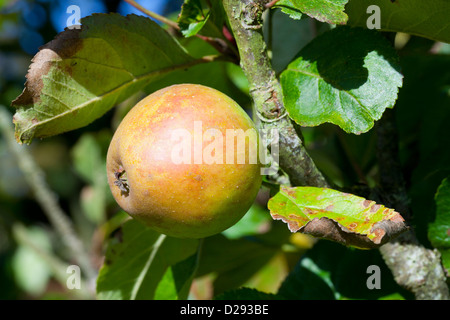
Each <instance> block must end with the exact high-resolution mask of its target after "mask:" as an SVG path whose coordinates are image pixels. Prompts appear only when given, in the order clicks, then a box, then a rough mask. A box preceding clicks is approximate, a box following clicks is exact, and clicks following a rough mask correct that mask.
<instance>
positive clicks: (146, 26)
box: [13, 14, 200, 143]
mask: <svg viewBox="0 0 450 320" xmlns="http://www.w3.org/2000/svg"><path fill="white" fill-rule="evenodd" d="M81 22H82V27H81V29H79V30H77V29H72V30H70V29H67V30H65V31H64V32H62V33H60V34H59V35H58V36H57V37H56V38H55V40H53V41H51V42H49V43H47V44H46V45H44V46H43V47H42V48H41V50H40V51H39V52H38V53H37V54H36V56H35V57H34V58H33V60H32V61H33V63H32V64H31V66H30V69H29V71H28V74H27V81H26V83H25V89H24V91H23V92H22V94H21V95H20V96H19V97H18V98H17V99H16V100H14V101H13V106H15V107H16V108H17V112H16V114H15V115H14V123H15V124H16V139H17V141H18V142H25V143H30V142H31V140H32V139H33V138H34V137H40V138H42V137H48V136H52V135H56V134H60V133H62V132H66V131H69V130H74V129H77V128H80V127H83V126H85V125H87V124H89V123H90V122H92V121H94V120H95V119H97V118H99V117H100V116H102V115H103V114H104V113H105V112H106V111H108V110H109V109H111V108H112V107H114V105H116V104H117V103H119V102H121V101H123V100H125V99H126V98H128V97H129V96H130V95H132V94H133V93H135V92H137V91H139V90H141V89H142V88H143V87H144V86H145V85H147V84H149V83H150V82H152V81H155V80H157V79H159V78H160V77H161V76H162V75H164V74H167V73H169V72H171V71H173V70H177V69H180V68H186V67H188V66H190V65H193V64H195V63H198V62H199V61H200V60H195V59H194V58H192V57H191V56H189V55H188V54H187V53H186V52H185V50H184V49H183V48H182V47H181V46H180V45H179V44H178V43H177V42H176V41H175V40H174V38H172V37H171V36H170V35H169V34H168V33H167V32H166V31H164V30H163V29H162V28H161V27H159V26H158V25H157V24H156V23H155V22H153V21H152V20H151V19H148V18H145V17H142V16H136V15H128V16H126V17H123V16H121V15H119V14H94V15H92V16H89V17H86V18H84V19H82V20H81Z"/></svg>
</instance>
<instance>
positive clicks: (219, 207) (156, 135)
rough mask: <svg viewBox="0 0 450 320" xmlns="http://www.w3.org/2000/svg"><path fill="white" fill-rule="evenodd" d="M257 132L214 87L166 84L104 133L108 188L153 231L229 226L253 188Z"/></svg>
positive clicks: (197, 231) (195, 231) (200, 234)
mask: <svg viewBox="0 0 450 320" xmlns="http://www.w3.org/2000/svg"><path fill="white" fill-rule="evenodd" d="M258 143H259V135H258V133H257V130H256V127H255V125H254V123H253V122H252V120H251V119H250V117H249V116H248V115H247V114H246V113H245V111H244V110H243V109H242V108H241V107H240V106H239V105H238V104H237V103H236V102H235V101H233V100H232V99H231V98H229V97H228V96H226V95H225V94H223V93H221V92H220V91H217V90H215V89H212V88H209V87H206V86H202V85H195V84H179V85H173V86H170V87H167V88H164V89H161V90H159V91H156V92H154V93H152V94H151V95H149V96H147V97H146V98H144V99H143V100H141V101H140V102H139V103H137V104H136V106H134V107H133V108H132V109H131V110H130V111H129V112H128V114H127V115H126V116H125V117H124V119H123V120H122V121H121V123H120V125H119V126H118V128H117V130H116V132H115V133H114V136H113V138H112V140H111V143H110V146H109V149H108V154H107V176H108V183H109V186H110V189H111V192H112V194H113V196H114V198H115V200H116V201H117V203H118V204H119V206H120V207H121V208H122V209H123V210H124V211H126V212H127V213H128V214H129V215H130V216H131V217H133V218H135V219H137V220H139V221H141V222H143V223H144V224H145V225H147V226H148V227H150V228H151V229H154V230H156V231H158V232H160V233H163V234H166V235H169V236H173V237H179V238H204V237H208V236H211V235H214V234H217V233H220V232H222V231H223V230H225V229H227V228H229V227H231V226H232V225H234V224H235V223H236V222H238V221H239V220H240V219H241V218H242V217H243V215H244V214H245V213H246V212H247V211H248V209H249V208H250V206H251V205H252V204H253V202H254V200H255V198H256V195H257V193H258V191H259V189H260V186H261V182H262V176H261V162H260V160H259V157H258V152H257V151H258V148H259V146H258Z"/></svg>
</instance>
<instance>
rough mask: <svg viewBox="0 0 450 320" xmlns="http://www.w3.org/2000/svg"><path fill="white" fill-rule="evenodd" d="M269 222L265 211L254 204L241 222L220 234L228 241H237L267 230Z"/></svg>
mask: <svg viewBox="0 0 450 320" xmlns="http://www.w3.org/2000/svg"><path fill="white" fill-rule="evenodd" d="M270 220H271V219H270V216H269V215H268V212H267V209H266V208H263V207H262V206H260V205H258V204H257V203H255V204H253V205H252V206H251V207H250V209H249V210H248V212H247V213H246V214H245V215H244V216H243V217H242V219H241V220H239V221H238V222H237V223H236V224H235V225H233V226H232V227H230V228H228V229H227V230H225V231H223V232H222V234H223V235H225V237H227V238H228V239H238V238H241V237H244V236H249V235H255V234H259V233H261V232H262V231H263V230H267V229H268V228H269V221H270Z"/></svg>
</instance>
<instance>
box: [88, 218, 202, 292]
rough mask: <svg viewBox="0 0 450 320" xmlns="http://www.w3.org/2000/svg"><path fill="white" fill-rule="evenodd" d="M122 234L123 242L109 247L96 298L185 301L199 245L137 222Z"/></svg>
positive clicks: (193, 241) (130, 224)
mask: <svg viewBox="0 0 450 320" xmlns="http://www.w3.org/2000/svg"><path fill="white" fill-rule="evenodd" d="M122 232H123V234H122V241H119V242H117V241H116V243H111V244H110V245H109V246H108V250H107V252H106V256H105V263H104V265H103V266H102V268H101V269H100V273H99V277H98V279H97V297H98V298H99V299H114V300H117V299H121V300H141V299H186V298H187V294H188V291H189V287H190V283H191V280H192V276H193V273H194V271H195V268H196V265H197V264H196V261H197V259H196V256H197V248H198V245H199V241H198V240H194V239H178V238H171V237H168V236H165V235H162V234H159V233H157V232H154V231H153V230H151V229H149V228H147V227H145V226H144V225H142V224H141V223H139V222H138V221H136V220H130V221H127V222H126V223H125V224H124V225H123V227H122ZM194 257H195V258H194Z"/></svg>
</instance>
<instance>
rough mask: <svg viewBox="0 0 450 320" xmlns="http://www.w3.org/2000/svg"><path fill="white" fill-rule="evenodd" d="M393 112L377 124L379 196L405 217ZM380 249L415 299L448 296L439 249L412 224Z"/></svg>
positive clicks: (408, 210) (406, 206) (405, 199)
mask: <svg viewBox="0 0 450 320" xmlns="http://www.w3.org/2000/svg"><path fill="white" fill-rule="evenodd" d="M394 112H395V110H392V109H387V110H386V111H385V112H384V114H383V117H382V118H381V120H380V121H379V122H378V123H377V126H376V130H377V149H378V150H377V156H378V166H379V168H380V169H379V170H380V186H381V191H380V192H379V196H381V198H382V201H383V202H384V203H385V204H386V205H388V206H390V207H391V208H394V209H396V211H398V212H400V213H401V214H402V216H403V217H405V219H406V220H407V221H408V220H411V208H410V206H409V197H408V193H407V190H406V187H405V182H404V178H403V174H402V170H401V165H400V160H399V157H398V134H397V129H396V124H395V117H394ZM380 252H381V254H382V256H383V258H384V260H385V262H386V265H387V266H388V267H389V268H390V270H391V271H392V274H393V276H394V278H395V280H396V281H397V283H398V284H399V285H401V286H402V287H404V288H406V289H408V290H410V291H411V292H413V293H414V294H415V296H416V299H418V300H448V299H450V295H449V289H448V286H447V284H446V275H445V271H444V269H443V268H442V264H441V260H440V254H439V252H438V251H437V250H431V249H428V248H425V247H424V246H422V245H420V243H419V242H418V240H417V239H416V236H415V233H414V230H413V229H412V228H411V229H410V230H409V231H408V232H406V233H404V234H402V235H400V236H399V237H398V238H397V239H394V240H393V241H391V242H389V243H387V244H385V245H384V246H382V247H381V248H380Z"/></svg>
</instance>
